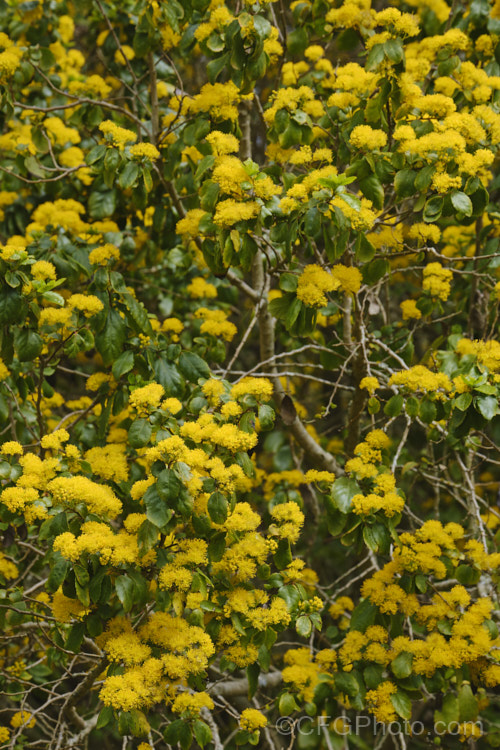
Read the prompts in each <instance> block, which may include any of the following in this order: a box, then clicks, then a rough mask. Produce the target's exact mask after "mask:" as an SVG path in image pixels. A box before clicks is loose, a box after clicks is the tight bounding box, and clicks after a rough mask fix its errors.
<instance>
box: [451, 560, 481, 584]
mask: <svg viewBox="0 0 500 750" xmlns="http://www.w3.org/2000/svg"><path fill="white" fill-rule="evenodd" d="M455 576H456V579H457V581H459V583H461V584H462V585H463V586H473V585H474V584H475V583H477V582H478V581H479V579H480V577H481V573H480V572H479V570H476V568H473V567H472V566H471V565H465V564H462V565H459V566H458V568H457V569H456V571H455Z"/></svg>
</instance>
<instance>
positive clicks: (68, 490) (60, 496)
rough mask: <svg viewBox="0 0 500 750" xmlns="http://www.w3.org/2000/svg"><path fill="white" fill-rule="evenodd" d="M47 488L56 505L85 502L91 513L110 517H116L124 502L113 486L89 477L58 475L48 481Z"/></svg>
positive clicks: (73, 505) (74, 505) (68, 505)
mask: <svg viewBox="0 0 500 750" xmlns="http://www.w3.org/2000/svg"><path fill="white" fill-rule="evenodd" d="M47 489H48V490H49V492H50V493H51V495H52V498H53V502H54V503H55V504H56V505H62V506H67V507H70V508H71V507H76V506H77V505H79V504H80V503H83V504H84V505H86V506H87V510H88V511H89V513H95V514H96V515H104V516H109V518H115V517H116V516H117V515H118V514H119V513H120V512H121V510H122V504H121V502H120V500H119V499H118V498H117V497H116V495H115V494H114V492H113V490H112V489H111V487H108V486H107V485H104V484H97V482H93V481H92V480H91V479H88V477H83V476H73V477H57V478H56V479H52V480H51V481H50V482H49V483H48V485H47Z"/></svg>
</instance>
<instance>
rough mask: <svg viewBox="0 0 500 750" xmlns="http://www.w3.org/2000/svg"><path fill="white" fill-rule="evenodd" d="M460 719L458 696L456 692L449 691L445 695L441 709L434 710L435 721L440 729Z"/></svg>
mask: <svg viewBox="0 0 500 750" xmlns="http://www.w3.org/2000/svg"><path fill="white" fill-rule="evenodd" d="M458 720H459V709H458V698H457V696H456V695H455V694H454V693H447V694H446V695H445V696H444V697H443V704H442V708H441V710H440V711H435V712H434V723H435V725H436V726H438V727H439V728H440V729H441V728H444V727H446V726H449V725H450V724H452V723H454V722H457V723H458Z"/></svg>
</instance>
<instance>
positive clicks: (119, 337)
mask: <svg viewBox="0 0 500 750" xmlns="http://www.w3.org/2000/svg"><path fill="white" fill-rule="evenodd" d="M126 339H127V325H126V323H125V321H124V320H123V318H122V317H121V315H120V313H119V312H118V311H117V310H113V309H111V310H109V311H108V315H107V317H106V322H105V324H104V328H103V329H102V330H101V331H100V332H99V333H98V334H97V336H96V337H95V345H96V349H97V351H98V352H99V354H100V355H101V357H102V359H103V362H104V365H105V366H106V367H109V366H110V365H111V364H113V362H114V361H115V360H116V359H118V357H119V356H120V354H121V353H122V349H123V344H124V343H125V341H126Z"/></svg>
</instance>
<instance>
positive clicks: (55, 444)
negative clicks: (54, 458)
mask: <svg viewBox="0 0 500 750" xmlns="http://www.w3.org/2000/svg"><path fill="white" fill-rule="evenodd" d="M68 440H69V433H68V432H67V431H66V430H56V431H55V432H53V433H52V434H51V435H44V436H43V438H42V440H41V446H42V448H51V449H52V450H55V451H57V450H59V449H60V447H61V445H62V444H63V443H67V442H68Z"/></svg>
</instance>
